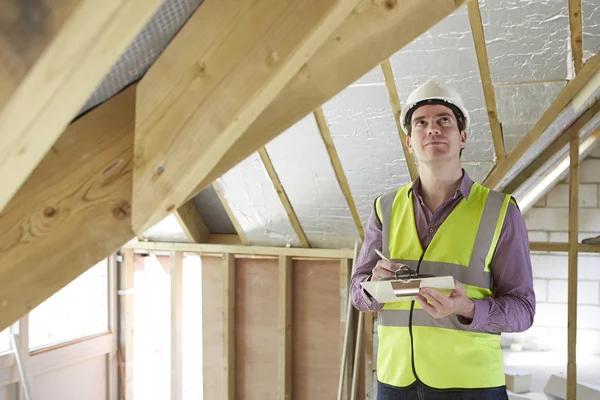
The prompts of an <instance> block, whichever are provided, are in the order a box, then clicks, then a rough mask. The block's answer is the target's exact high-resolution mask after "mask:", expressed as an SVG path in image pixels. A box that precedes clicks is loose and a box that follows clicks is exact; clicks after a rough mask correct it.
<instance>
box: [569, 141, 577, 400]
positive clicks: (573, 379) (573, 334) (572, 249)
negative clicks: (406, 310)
mask: <svg viewBox="0 0 600 400" xmlns="http://www.w3.org/2000/svg"><path fill="white" fill-rule="evenodd" d="M570 162H571V166H570V175H569V291H568V293H569V301H568V302H569V304H568V309H569V311H568V323H567V326H568V335H567V340H568V344H567V346H568V347H567V349H568V351H567V354H568V356H567V357H568V361H567V400H575V398H576V391H577V359H576V350H577V241H578V233H579V135H574V136H573V137H572V138H571V155H570Z"/></svg>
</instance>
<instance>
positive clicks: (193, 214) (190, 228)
mask: <svg viewBox="0 0 600 400" xmlns="http://www.w3.org/2000/svg"><path fill="white" fill-rule="evenodd" d="M173 214H175V217H176V218H177V221H178V222H179V225H181V229H183V232H184V233H185V236H187V238H188V240H189V241H190V242H192V243H207V242H208V238H209V236H210V231H209V230H208V228H207V227H206V224H205V223H204V220H203V219H202V217H201V216H200V213H199V212H198V207H196V204H194V201H193V200H188V201H186V202H185V203H184V204H183V205H182V206H181V207H179V208H177V210H175V212H174V213H173Z"/></svg>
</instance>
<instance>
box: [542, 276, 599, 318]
mask: <svg viewBox="0 0 600 400" xmlns="http://www.w3.org/2000/svg"><path fill="white" fill-rule="evenodd" d="M568 291H569V285H568V281H567V280H563V279H551V280H549V281H548V301H550V302H553V303H568V301H569V295H568ZM599 300H600V283H599V282H592V281H578V282H577V304H589V305H598V301H599ZM598 317H600V315H599V316H598Z"/></svg>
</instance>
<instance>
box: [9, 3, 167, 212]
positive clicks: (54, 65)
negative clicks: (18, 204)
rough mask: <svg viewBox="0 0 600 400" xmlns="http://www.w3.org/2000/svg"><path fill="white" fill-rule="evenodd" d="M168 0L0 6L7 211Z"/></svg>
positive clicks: (10, 4)
mask: <svg viewBox="0 0 600 400" xmlns="http://www.w3.org/2000/svg"><path fill="white" fill-rule="evenodd" d="M161 3H162V1H161V0H107V1H102V2H98V1H95V0H80V1H76V0H67V1H60V2H50V1H43V2H39V1H34V2H23V1H18V0H8V2H6V1H5V2H3V4H2V5H0V12H2V14H3V15H2V30H1V31H0V54H2V56H1V57H0V181H1V182H2V191H0V210H2V209H3V208H4V206H6V204H7V203H8V201H9V200H10V199H11V198H12V197H13V195H14V194H15V193H16V191H17V190H18V189H19V187H20V186H21V185H22V184H23V182H25V180H26V179H27V177H28V176H29V174H30V173H31V172H32V171H33V170H34V169H35V167H36V166H37V165H38V163H39V162H40V160H42V158H43V157H44V155H45V154H46V153H47V152H48V150H50V148H51V147H52V145H53V144H54V142H55V141H56V139H57V138H58V137H59V136H60V134H61V133H62V132H63V130H64V129H65V127H66V126H67V125H68V124H69V122H71V120H72V119H73V118H74V117H75V116H76V114H77V113H78V111H79V110H80V109H81V107H82V106H83V105H84V103H85V101H86V100H87V99H88V97H89V96H90V95H91V94H92V92H93V91H94V89H95V88H96V86H97V85H98V83H100V81H101V79H102V78H103V77H104V76H105V75H106V73H107V72H108V71H109V69H110V68H111V67H112V65H113V64H114V63H115V61H117V59H118V58H119V57H120V56H121V54H122V53H123V51H124V50H125V48H126V47H127V46H128V45H129V43H130V42H131V41H132V40H133V39H134V37H135V35H137V33H138V32H139V31H140V30H141V29H142V27H143V26H144V25H145V24H146V22H147V21H148V20H149V19H150V17H151V16H152V15H153V14H154V12H155V11H156V10H157V9H158V7H159V6H160V4H161ZM11 10H12V12H11ZM32 21H34V22H32Z"/></svg>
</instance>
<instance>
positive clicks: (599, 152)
mask: <svg viewBox="0 0 600 400" xmlns="http://www.w3.org/2000/svg"><path fill="white" fill-rule="evenodd" d="M593 158H600V146H598V145H596V148H595V149H594V150H592V151H591V152H590V154H588V156H587V157H586V160H590V159H593Z"/></svg>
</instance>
